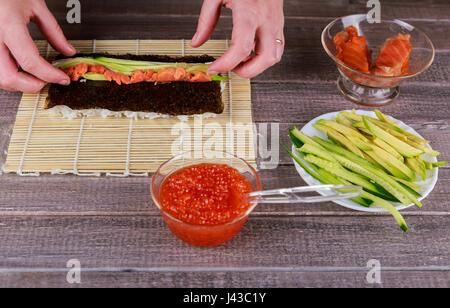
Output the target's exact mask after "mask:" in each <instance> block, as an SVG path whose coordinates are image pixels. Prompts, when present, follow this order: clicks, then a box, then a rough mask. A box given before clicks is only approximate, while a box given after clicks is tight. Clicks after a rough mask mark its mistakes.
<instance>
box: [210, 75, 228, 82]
mask: <svg viewBox="0 0 450 308" xmlns="http://www.w3.org/2000/svg"><path fill="white" fill-rule="evenodd" d="M211 80H212V81H228V80H230V78H228V77H223V76H220V75H212V76H211Z"/></svg>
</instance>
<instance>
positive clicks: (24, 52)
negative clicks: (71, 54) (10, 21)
mask: <svg viewBox="0 0 450 308" xmlns="http://www.w3.org/2000/svg"><path fill="white" fill-rule="evenodd" d="M5 44H6V46H7V47H8V48H9V50H10V51H11V53H12V55H13V56H14V58H15V59H16V61H17V63H19V65H20V67H22V69H23V70H24V71H26V72H28V73H30V74H31V75H34V76H35V77H37V78H38V79H41V80H43V81H45V82H50V83H59V84H62V85H68V84H69V83H70V79H69V76H67V75H66V74H64V72H63V71H61V70H59V69H57V68H55V67H53V65H51V64H50V63H48V62H47V61H46V60H45V59H44V58H42V57H41V56H40V55H39V51H38V49H37V48H36V45H34V42H33V40H32V38H31V36H30V34H29V33H28V30H27V28H26V26H25V25H22V24H20V25H14V26H12V27H11V28H10V29H9V31H8V32H7V34H6V35H5Z"/></svg>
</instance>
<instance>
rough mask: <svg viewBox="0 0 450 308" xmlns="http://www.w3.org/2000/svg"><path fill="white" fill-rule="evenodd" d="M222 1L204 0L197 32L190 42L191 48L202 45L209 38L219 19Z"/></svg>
mask: <svg viewBox="0 0 450 308" xmlns="http://www.w3.org/2000/svg"><path fill="white" fill-rule="evenodd" d="M221 8H222V0H205V1H204V2H203V6H202V10H201V12H200V17H199V19H198V25H197V32H196V33H195V35H194V37H193V38H192V41H191V46H192V47H199V46H201V45H203V44H204V43H205V42H206V41H207V40H208V39H209V37H210V36H211V34H212V33H213V31H214V28H215V27H216V25H217V22H218V21H219V17H220V9H221Z"/></svg>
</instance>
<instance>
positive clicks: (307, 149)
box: [297, 143, 337, 163]
mask: <svg viewBox="0 0 450 308" xmlns="http://www.w3.org/2000/svg"><path fill="white" fill-rule="evenodd" d="M297 150H298V151H300V152H303V153H307V154H314V155H316V156H319V157H320V158H323V159H326V160H328V161H331V162H335V163H337V160H336V159H335V158H334V157H333V155H331V154H330V153H328V152H327V151H326V150H324V149H323V148H322V147H320V148H319V147H317V146H315V145H312V144H309V143H305V144H304V145H303V146H302V147H301V148H299V149H297Z"/></svg>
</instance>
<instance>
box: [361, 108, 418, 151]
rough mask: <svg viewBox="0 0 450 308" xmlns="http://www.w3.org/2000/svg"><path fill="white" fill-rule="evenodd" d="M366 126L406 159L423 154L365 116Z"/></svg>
mask: <svg viewBox="0 0 450 308" xmlns="http://www.w3.org/2000/svg"><path fill="white" fill-rule="evenodd" d="M363 121H364V125H365V126H366V127H367V129H368V130H369V131H370V132H371V133H372V134H373V135H374V136H375V137H378V138H380V139H381V140H383V141H385V142H386V143H388V144H389V145H390V146H392V147H393V148H394V149H395V150H396V151H397V152H399V153H400V154H401V155H403V156H405V157H415V156H419V155H421V154H423V151H422V150H419V149H416V148H413V147H412V146H410V145H409V144H407V143H405V142H403V141H401V140H400V139H398V138H396V137H394V136H392V135H391V134H389V133H387V132H386V131H384V130H383V129H382V128H380V127H378V126H377V125H376V124H374V123H372V121H371V120H370V118H369V117H366V116H363Z"/></svg>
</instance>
